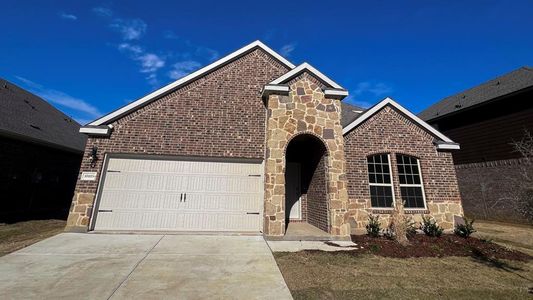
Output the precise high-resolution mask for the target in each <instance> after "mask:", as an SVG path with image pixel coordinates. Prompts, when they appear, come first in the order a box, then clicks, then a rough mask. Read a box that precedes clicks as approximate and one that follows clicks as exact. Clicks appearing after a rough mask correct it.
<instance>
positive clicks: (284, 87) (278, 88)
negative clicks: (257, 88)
mask: <svg viewBox="0 0 533 300" xmlns="http://www.w3.org/2000/svg"><path fill="white" fill-rule="evenodd" d="M263 91H273V92H288V91H289V86H287V85H281V84H279V85H274V84H267V85H265V86H264V87H263Z"/></svg>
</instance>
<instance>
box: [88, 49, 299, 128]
mask: <svg viewBox="0 0 533 300" xmlns="http://www.w3.org/2000/svg"><path fill="white" fill-rule="evenodd" d="M255 47H259V48H261V49H263V50H264V51H266V52H267V53H268V54H270V55H272V56H273V57H274V58H276V59H277V60H279V61H280V62H281V63H283V64H284V65H286V66H287V67H289V68H290V69H294V68H295V66H294V65H293V64H292V63H291V62H290V61H288V60H286V59H285V58H283V57H282V56H281V55H279V54H278V53H276V52H275V51H274V50H272V49H270V48H269V47H268V46H267V45H265V44H263V43H262V42H261V41H255V42H253V43H251V44H249V45H247V46H244V47H242V48H241V49H239V50H237V51H235V52H233V53H230V54H228V55H226V56H224V57H223V58H221V59H219V60H217V61H215V62H213V63H212V64H209V65H207V66H205V67H203V68H201V69H200V70H198V71H196V72H193V73H191V74H189V75H187V76H185V77H183V78H181V79H178V80H176V81H174V82H172V83H170V84H168V85H166V86H164V87H162V88H160V89H158V90H156V91H154V92H152V93H150V94H148V95H146V96H144V97H142V98H140V99H138V100H136V101H133V102H132V103H130V104H128V105H126V106H124V107H122V108H120V109H117V110H115V111H113V112H111V113H109V114H107V115H105V116H103V117H101V118H99V119H97V120H95V121H93V122H91V123H89V124H88V125H102V124H104V123H105V122H107V121H109V120H113V119H115V118H117V117H119V116H121V115H123V114H125V113H127V112H128V111H131V110H133V109H135V108H137V107H139V106H141V105H143V104H145V103H146V102H149V101H150V100H153V99H154V98H156V97H158V96H160V95H162V94H164V93H166V92H169V91H171V90H173V89H175V88H177V87H179V86H181V85H184V84H186V83H188V82H190V81H192V80H194V79H196V78H198V77H201V76H202V75H204V74H205V73H207V72H209V71H211V70H213V69H215V68H217V67H220V66H222V65H224V64H226V63H228V62H230V61H232V60H233V59H235V58H237V57H239V56H241V55H243V54H245V53H246V52H248V51H250V50H251V49H254V48H255Z"/></svg>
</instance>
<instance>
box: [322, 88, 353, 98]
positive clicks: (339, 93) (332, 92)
mask: <svg viewBox="0 0 533 300" xmlns="http://www.w3.org/2000/svg"><path fill="white" fill-rule="evenodd" d="M324 95H326V96H330V97H335V98H340V99H343V98H344V97H347V96H348V91H347V90H337V89H324Z"/></svg>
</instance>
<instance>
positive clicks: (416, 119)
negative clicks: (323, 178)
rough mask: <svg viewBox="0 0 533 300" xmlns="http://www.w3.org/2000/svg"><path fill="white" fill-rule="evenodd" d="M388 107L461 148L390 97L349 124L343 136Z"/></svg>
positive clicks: (444, 140)
mask: <svg viewBox="0 0 533 300" xmlns="http://www.w3.org/2000/svg"><path fill="white" fill-rule="evenodd" d="M386 105H391V106H393V107H394V108H396V109H398V110H399V111H400V112H402V113H403V114H404V115H406V116H407V117H409V118H410V119H411V120H413V121H414V122H415V123H417V124H418V125H420V126H421V127H422V128H424V129H426V130H427V131H429V132H431V133H432V134H433V135H435V136H436V137H438V138H439V139H441V140H442V141H443V142H446V143H449V144H455V145H457V146H459V145H458V144H456V143H455V142H454V141H452V140H451V139H450V138H449V137H447V136H445V135H444V134H442V133H440V132H439V131H438V130H436V129H435V128H433V127H432V126H431V125H429V124H428V123H426V122H424V121H423V120H422V119H420V118H419V117H417V116H416V115H414V114H413V113H411V112H410V111H408V110H407V109H406V108H404V107H403V106H401V105H400V104H398V103H396V101H394V100H392V99H391V98H389V97H387V98H385V99H383V100H382V101H381V102H379V103H378V104H376V105H374V106H373V107H372V108H370V109H369V110H367V111H365V113H363V114H362V115H360V116H359V118H357V119H355V120H354V121H353V122H352V123H350V124H348V126H346V127H344V128H343V129H342V134H343V135H345V134H347V133H348V132H350V131H351V130H352V129H354V128H355V127H356V126H358V125H359V124H361V123H363V122H364V121H365V120H367V119H368V118H370V117H371V116H373V115H374V114H375V113H377V112H378V111H379V110H381V109H382V108H383V107H385V106H386ZM449 149H451V148H449Z"/></svg>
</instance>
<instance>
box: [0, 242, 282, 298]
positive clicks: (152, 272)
mask: <svg viewBox="0 0 533 300" xmlns="http://www.w3.org/2000/svg"><path fill="white" fill-rule="evenodd" d="M0 294H1V295H2V296H1V298H2V299H31V298H35V299H37V298H39V299H59V298H63V299H65V298H66V299H79V298H82V299H132V298H133V299H165V298H167V299H177V298H179V299H205V298H210V299H211V298H215V299H226V298H231V299H292V298H291V294H290V292H289V290H288V288H287V285H286V284H285V281H284V280H283V277H282V276H281V273H280V271H279V269H278V267H277V265H276V262H275V261H274V257H273V256H272V253H271V252H270V249H269V248H268V245H267V244H266V242H265V241H264V240H263V238H262V237H260V236H219V235H213V236H209V235H132V234H77V233H62V234H59V235H57V236H54V237H51V238H49V239H46V240H44V241H41V242H39V243H37V244H34V245H32V246H29V247H27V248H24V249H22V250H19V251H17V252H14V253H12V254H9V255H6V256H4V257H0Z"/></svg>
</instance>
